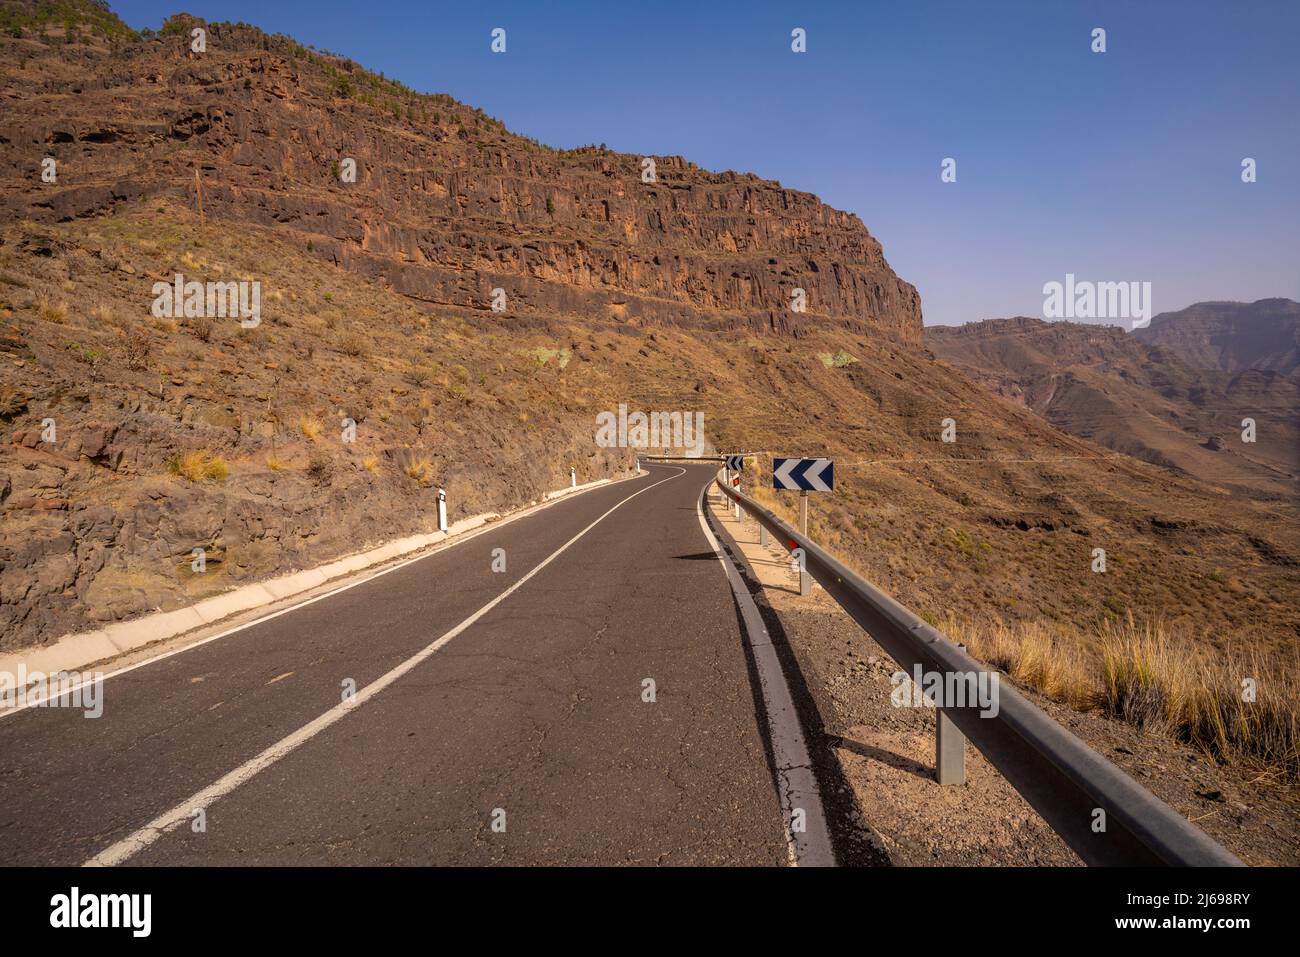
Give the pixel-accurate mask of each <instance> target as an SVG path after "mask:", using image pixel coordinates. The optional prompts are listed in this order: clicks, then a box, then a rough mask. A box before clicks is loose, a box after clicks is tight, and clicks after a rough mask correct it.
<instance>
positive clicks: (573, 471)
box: [569, 465, 578, 488]
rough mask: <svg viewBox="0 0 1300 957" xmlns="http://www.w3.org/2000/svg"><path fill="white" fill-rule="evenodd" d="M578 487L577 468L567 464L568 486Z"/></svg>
mask: <svg viewBox="0 0 1300 957" xmlns="http://www.w3.org/2000/svg"><path fill="white" fill-rule="evenodd" d="M577 487H578V470H577V468H576V467H574V466H572V465H570V466H569V488H577Z"/></svg>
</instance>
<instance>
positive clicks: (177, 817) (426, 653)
mask: <svg viewBox="0 0 1300 957" xmlns="http://www.w3.org/2000/svg"><path fill="white" fill-rule="evenodd" d="M685 474H686V469H684V468H678V470H677V474H676V475H670V476H668V478H664V479H660V480H659V481H658V482H655V483H653V484H651V485H647V486H646V487H645V488H643V489H641V490H640V491H636V492H633V493H632V494H631V495H629V496H628V497H627V498H625V499H622V500H621V501H619V502H618V503H616V504H615V505H614V506H613V507H612V508H610V509H609V511H607V512H605V513H604V514H603V515H601V516H600V518H598V519H596V520H595V521H594V522H592V523H591V524H590V525H588V526H587V527H586V528H584V529H583V530H582V531H580V532H579V533H578V534H577V535H574V536H573V537H572V538H571V539H569V540H568V541H567V542H565V543H564V544H563V545H561V546H560V547H559V548H557V549H556V550H555V551H554V552H552V553H551V554H550V555H549V556H547V558H545V559H544V560H543V561H542V562H541V563H540V564H539V565H537V566H536V567H535V568H533V569H532V571H530V572H529V573H528V574H526V575H525V576H524V577H523V578H521V579H519V581H517V582H515V583H514V584H513V585H511V586H510V587H509V588H507V589H506V590H505V591H503V592H502V593H501V594H499V595H497V597H496V598H493V599H492V600H491V601H490V602H488V603H487V604H486V605H484V606H483V607H482V608H480V609H479V610H478V611H476V612H474V614H472V615H470V616H469V617H468V618H466V619H465V620H464V621H462V622H461V623H460V624H459V625H457V626H456V627H455V628H453V629H451V631H449V632H447V633H446V634H444V635H442V636H441V637H440V638H438V640H436V641H434V642H433V643H432V644H429V645H426V646H425V647H424V648H422V649H420V650H419V651H418V652H416V653H415V654H414V655H412V656H411V657H410V658H407V659H406V660H405V661H403V662H402V663H401V664H399V665H398V666H397V667H395V668H393V669H392V670H391V671H389V672H388V673H387V674H385V675H383V676H381V677H379V678H377V679H375V680H374V681H372V682H371V683H370V684H368V685H366V686H365V687H364V688H362V689H361V690H360V691H358V692H357V693H356V694H355V695H353V696H352V697H351V698H350V699H348V700H347V701H343V702H340V703H339V704H336V705H335V706H334V707H332V708H330V709H329V710H328V711H326V712H325V713H324V714H322V715H321V716H320V717H319V718H316V719H315V720H314V721H311V722H309V723H308V724H305V725H303V726H302V727H301V728H299V729H298V730H297V731H295V732H293V733H292V734H290V735H288V736H287V737H285V738H283V739H281V740H280V741H277V742H276V743H275V744H273V745H271V746H270V747H269V748H267V749H266V750H265V751H263V752H262V753H261V754H259V755H257V756H256V757H254V758H252V759H251V760H249V761H247V762H245V763H244V764H241V765H240V766H239V767H237V768H235V769H234V770H233V771H231V772H229V773H228V774H226V775H225V776H224V777H221V778H219V779H218V780H216V781H214V782H213V783H212V784H209V785H208V786H207V787H205V788H204V789H203V790H201V791H199V792H197V793H195V794H193V795H191V796H190V797H189V798H187V799H186V800H184V801H182V802H181V803H180V804H178V805H176V807H174V808H172V809H171V810H170V811H167V812H165V813H164V814H161V815H159V816H158V817H156V818H154V819H153V820H152V821H150V822H149V823H148V824H146V825H145V826H144V827H142V828H140V829H139V830H138V831H136V832H135V833H133V834H130V835H128V836H126V837H124V838H122V840H120V841H118V842H117V843H116V844H111V845H109V846H108V847H106V848H105V849H104V850H102V851H100V852H99V853H98V854H96V855H95V856H94V857H92V858H91V859H90V860H88V861H86V863H85V864H83V865H82V866H83V867H112V866H113V865H115V864H121V863H122V862H123V861H126V860H129V859H130V858H132V857H134V856H135V855H136V854H139V853H140V852H141V851H143V850H144V849H145V848H147V847H148V846H149V845H151V844H153V843H154V842H155V841H157V840H158V839H159V838H160V837H162V836H163V835H164V834H166V833H167V832H168V831H171V830H173V829H175V828H176V827H178V826H180V825H181V824H182V823H184V822H185V821H187V820H189V819H190V818H191V817H192V816H193V814H194V811H195V809H197V808H206V807H208V806H210V805H211V804H212V803H213V802H214V801H217V800H219V799H220V798H222V797H224V796H225V795H227V794H229V793H230V792H231V791H233V790H235V788H237V787H239V786H240V785H241V784H243V783H244V782H245V781H248V780H250V779H251V778H253V777H254V776H255V775H256V774H258V773H259V772H260V771H264V770H266V769H267V768H269V767H270V766H271V765H273V764H275V762H277V761H279V760H280V759H281V758H282V757H284V756H285V755H286V754H288V753H289V752H290V751H292V750H293V749H294V748H296V747H298V746H299V745H300V744H303V743H305V742H307V741H310V740H311V739H312V738H313V737H315V736H316V735H318V734H320V733H321V732H322V731H324V730H325V729H326V728H328V727H329V726H330V725H332V724H333V723H334V722H336V721H338V720H340V719H341V718H343V716H344V715H346V714H347V713H348V712H349V711H351V710H353V709H354V708H356V707H357V706H358V705H361V704H364V703H365V702H366V701H368V700H370V699H371V698H373V697H374V696H375V695H377V694H378V693H379V692H381V691H383V690H384V689H385V688H387V687H388V686H389V685H391V684H392V683H393V682H394V681H396V680H397V679H398V678H400V677H402V675H404V674H406V673H407V672H408V671H410V670H411V669H412V668H414V667H415V666H416V665H418V664H420V662H422V661H424V660H425V659H427V658H429V657H430V656H432V655H433V654H434V653H436V652H437V651H438V649H440V648H441V647H442V646H443V645H445V644H447V643H448V642H449V641H451V640H452V639H453V638H455V637H456V636H457V635H459V634H460V633H461V632H463V631H464V630H465V629H467V628H469V627H470V625H472V624H474V623H475V622H476V621H478V620H479V619H480V618H482V617H483V616H484V615H486V614H487V613H488V612H490V611H491V610H492V609H493V608H495V607H496V606H497V605H499V604H501V602H503V601H505V600H506V599H507V598H509V597H510V596H511V595H512V594H514V593H515V592H516V591H518V590H519V588H521V587H522V586H523V584H524V583H525V582H527V581H528V580H529V579H530V578H532V577H533V576H534V575H536V574H537V573H538V572H540V571H541V570H542V569H543V568H545V567H546V566H547V565H549V564H550V563H551V562H553V561H555V559H557V558H559V557H560V556H561V555H562V554H564V552H565V551H567V550H568V548H569V546H571V545H572V544H573V543H574V542H576V541H577V540H578V539H580V538H582V536H584V535H586V534H587V533H588V532H589V531H591V530H592V529H593V528H595V527H596V526H597V525H599V524H600V523H601V522H603V521H604V520H605V519H606V518H608V517H609V515H610V514H611V513H613V512H614V511H615V510H616V509H618V508H621V507H622V506H623V505H625V504H627V503H628V502H630V501H632V499H634V498H636V497H637V496H638V495H641V494H642V493H644V492H648V491H650V490H651V489H652V488H654V487H655V486H658V485H662V484H663V483H664V482H671V481H672V480H673V479H675V478H677V477H678V476H679V475H685Z"/></svg>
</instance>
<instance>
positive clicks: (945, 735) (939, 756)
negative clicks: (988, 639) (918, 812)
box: [934, 644, 966, 786]
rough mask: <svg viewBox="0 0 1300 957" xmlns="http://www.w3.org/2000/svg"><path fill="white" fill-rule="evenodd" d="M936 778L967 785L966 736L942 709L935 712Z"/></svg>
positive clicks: (961, 646) (949, 782)
mask: <svg viewBox="0 0 1300 957" xmlns="http://www.w3.org/2000/svg"><path fill="white" fill-rule="evenodd" d="M957 647H958V648H960V649H961V650H962V651H965V650H966V646H965V645H960V644H959V645H958V646H957ZM934 776H935V779H936V780H937V781H938V782H939V783H940V784H941V785H945V786H946V785H951V784H965V783H966V735H964V734H962V733H961V729H960V728H958V727H957V725H955V724H953V722H952V719H951V718H949V717H948V715H947V714H946V713H944V711H943V710H942V709H939V710H937V711H936V712H935V732H934Z"/></svg>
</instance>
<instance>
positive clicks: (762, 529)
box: [755, 519, 767, 548]
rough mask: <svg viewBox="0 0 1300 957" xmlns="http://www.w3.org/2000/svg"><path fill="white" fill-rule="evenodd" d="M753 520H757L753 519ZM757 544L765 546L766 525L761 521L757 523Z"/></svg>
mask: <svg viewBox="0 0 1300 957" xmlns="http://www.w3.org/2000/svg"><path fill="white" fill-rule="evenodd" d="M755 521H758V520H757V519H755ZM758 544H760V545H762V546H763V547H764V548H766V547H767V526H766V525H764V524H763V523H762V522H759V523H758Z"/></svg>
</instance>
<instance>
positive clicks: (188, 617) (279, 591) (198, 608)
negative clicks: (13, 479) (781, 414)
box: [0, 472, 644, 675]
mask: <svg viewBox="0 0 1300 957" xmlns="http://www.w3.org/2000/svg"><path fill="white" fill-rule="evenodd" d="M640 474H644V473H641V472H635V473H633V474H632V476H631V477H632V478H635V477H636V476H637V475H640ZM613 481H614V480H613V479H598V480H596V481H595V482H587V483H586V484H584V485H578V486H570V487H568V488H562V489H559V490H557V491H554V492H547V493H546V494H545V495H543V496H542V503H543V504H544V503H549V502H553V501H555V500H557V499H560V498H563V497H565V496H566V495H572V494H574V493H576V492H585V491H587V490H588V489H593V488H598V487H599V486H602V485H609V484H611V483H612V482H613ZM537 507H539V505H538V503H535V502H534V503H530V504H529V505H526V506H524V507H522V508H519V509H515V510H514V511H513V512H508V513H506V515H505V516H504V517H505V518H516V517H520V516H522V515H523V514H525V513H526V512H529V511H532V510H533V509H535V508H537ZM502 517H503V516H502V515H501V514H500V513H498V512H485V513H484V514H482V515H473V516H471V517H469V518H466V519H462V520H461V521H459V522H455V523H453V524H452V525H451V526H449V527H448V529H447V531H446V532H427V533H423V534H419V535H408V536H406V537H405V538H398V539H394V540H393V541H391V542H385V543H384V544H383V545H378V546H376V547H375V548H371V549H367V550H366V551H363V552H357V553H355V554H352V555H346V556H344V557H343V558H339V559H335V560H334V561H332V562H327V563H326V564H324V565H318V566H317V567H315V568H308V569H305V570H303V571H298V572H290V573H289V574H287V575H280V576H279V577H277V578H268V579H265V580H264V581H260V582H253V583H251V584H248V585H241V586H240V587H238V588H235V589H232V590H231V591H228V592H223V593H222V594H219V595H213V596H212V597H211V598H205V599H203V600H202V601H199V602H196V603H195V604H193V605H187V606H186V607H184V608H177V609H176V610H174V611H164V612H156V613H154V614H151V615H144V616H142V617H140V618H133V619H131V620H129V621H121V622H115V623H114V624H111V625H106V626H105V627H103V628H100V629H97V630H95V631H87V632H81V633H79V634H72V635H64V636H63V637H62V638H57V639H55V640H54V641H53V642H51V643H50V644H48V645H41V646H39V647H36V648H31V649H28V650H26V651H19V652H14V653H11V654H7V655H3V656H0V675H4V674H9V675H16V674H18V673H19V669H20V667H22V668H25V669H26V672H27V674H29V675H30V674H31V673H33V672H43V673H45V674H51V673H56V672H59V671H75V670H78V669H80V668H84V667H85V666H86V665H89V664H94V663H95V662H99V661H104V660H105V659H108V658H116V657H117V656H119V655H122V654H125V653H126V652H128V651H135V650H136V649H138V648H142V647H143V646H145V645H149V644H153V643H154V642H157V641H162V640H164V639H167V638H175V637H176V636H178V635H182V634H184V633H185V632H187V631H193V630H194V629H196V628H202V627H204V626H207V625H213V624H216V623H217V622H219V621H222V620H223V619H226V618H229V617H231V616H232V615H237V614H240V613H242V612H246V611H251V610H253V609H256V608H260V607H262V606H264V605H269V604H272V603H274V602H277V601H281V600H283V599H285V598H291V597H293V596H295V595H301V594H304V593H306V592H308V591H311V590H312V589H314V588H318V587H320V586H321V585H323V584H325V583H326V582H329V581H332V580H334V579H337V578H342V577H344V576H346V575H351V574H355V573H356V572H360V571H363V570H365V569H368V568H372V567H374V566H377V565H382V564H384V563H386V562H389V561H392V560H393V559H395V558H400V557H402V556H405V555H410V554H412V553H414V552H419V551H422V550H424V549H426V548H429V547H431V546H433V545H437V544H440V543H442V542H447V541H451V540H452V539H454V538H456V537H458V536H460V535H464V534H465V533H466V532H471V531H473V530H475V529H477V528H482V527H483V526H484V525H486V524H488V523H489V522H491V521H495V520H497V519H500V518H502Z"/></svg>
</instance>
